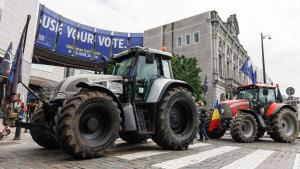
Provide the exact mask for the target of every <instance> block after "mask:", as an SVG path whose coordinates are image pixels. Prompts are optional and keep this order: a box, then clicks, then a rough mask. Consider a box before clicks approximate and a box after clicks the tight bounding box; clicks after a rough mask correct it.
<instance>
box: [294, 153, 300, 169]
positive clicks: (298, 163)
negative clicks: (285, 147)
mask: <svg viewBox="0 0 300 169" xmlns="http://www.w3.org/2000/svg"><path fill="white" fill-rule="evenodd" d="M293 169H300V153H297V154H296V157H295V160H294V166H293Z"/></svg>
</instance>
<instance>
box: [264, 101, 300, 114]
mask: <svg viewBox="0 0 300 169" xmlns="http://www.w3.org/2000/svg"><path fill="white" fill-rule="evenodd" d="M283 108H287V109H291V110H292V111H293V112H296V110H295V109H294V108H293V107H292V106H290V105H287V104H283V103H276V102H273V103H271V104H270V106H268V109H267V110H266V111H265V116H268V117H271V116H273V115H275V114H277V113H278V112H279V111H280V110H281V109H283Z"/></svg>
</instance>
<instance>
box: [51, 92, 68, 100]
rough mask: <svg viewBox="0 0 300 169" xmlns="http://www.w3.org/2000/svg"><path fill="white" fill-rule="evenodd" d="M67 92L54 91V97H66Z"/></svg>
mask: <svg viewBox="0 0 300 169" xmlns="http://www.w3.org/2000/svg"><path fill="white" fill-rule="evenodd" d="M65 98H66V94H65V93H63V92H56V93H54V96H53V99H65Z"/></svg>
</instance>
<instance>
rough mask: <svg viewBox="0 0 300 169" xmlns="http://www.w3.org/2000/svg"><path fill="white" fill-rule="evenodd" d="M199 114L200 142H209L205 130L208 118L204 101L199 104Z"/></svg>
mask: <svg viewBox="0 0 300 169" xmlns="http://www.w3.org/2000/svg"><path fill="white" fill-rule="evenodd" d="M197 106H198V112H199V121H200V124H199V136H200V138H199V139H197V140H198V141H206V140H208V136H207V133H206V130H205V118H206V110H205V108H204V104H203V102H202V101H198V102H197Z"/></svg>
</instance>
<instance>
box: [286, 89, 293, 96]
mask: <svg viewBox="0 0 300 169" xmlns="http://www.w3.org/2000/svg"><path fill="white" fill-rule="evenodd" d="M286 94H287V95H289V96H292V95H294V94H295V89H294V88H293V87H288V88H287V89H286Z"/></svg>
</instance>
